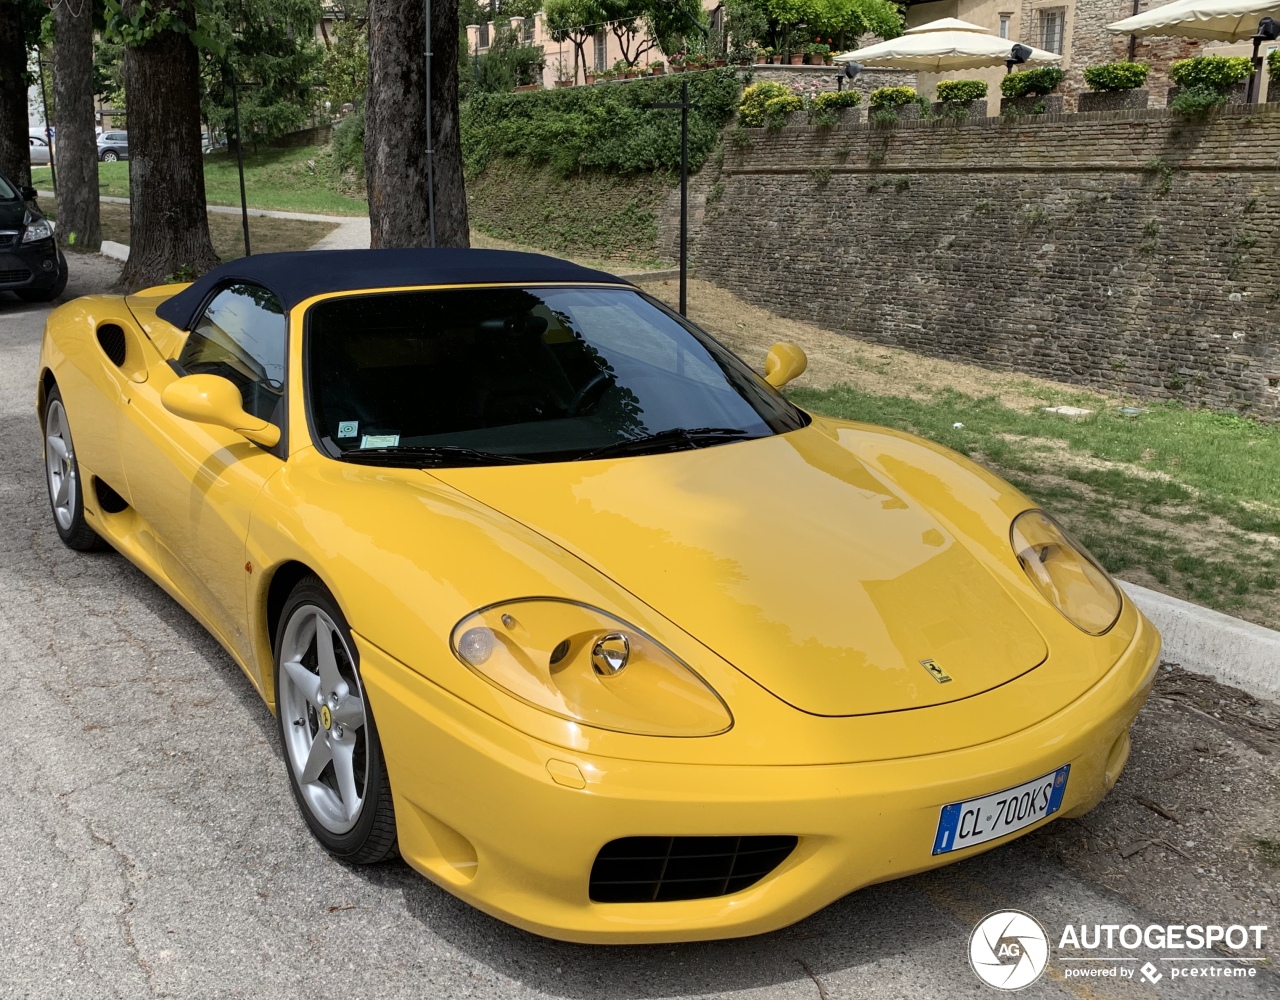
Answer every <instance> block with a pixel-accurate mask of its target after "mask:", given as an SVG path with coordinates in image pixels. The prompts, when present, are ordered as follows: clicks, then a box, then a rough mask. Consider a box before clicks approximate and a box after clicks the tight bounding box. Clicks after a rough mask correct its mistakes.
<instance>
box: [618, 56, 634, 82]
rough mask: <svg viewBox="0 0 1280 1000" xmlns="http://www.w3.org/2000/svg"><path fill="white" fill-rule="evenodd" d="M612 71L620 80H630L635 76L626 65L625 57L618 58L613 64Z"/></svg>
mask: <svg viewBox="0 0 1280 1000" xmlns="http://www.w3.org/2000/svg"><path fill="white" fill-rule="evenodd" d="M613 72H614V75H615V76H617V77H618V79H620V80H630V79H631V78H632V77H633V76H635V73H634V72H632V69H631V67H630V66H628V65H627V61H626V60H625V59H619V60H618V61H617V62H616V63H614V64H613Z"/></svg>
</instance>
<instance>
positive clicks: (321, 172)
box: [31, 146, 369, 215]
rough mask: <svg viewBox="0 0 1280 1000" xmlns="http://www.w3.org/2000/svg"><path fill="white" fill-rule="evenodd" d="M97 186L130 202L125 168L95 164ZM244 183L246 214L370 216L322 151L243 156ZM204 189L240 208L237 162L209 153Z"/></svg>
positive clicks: (38, 174)
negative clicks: (259, 210)
mask: <svg viewBox="0 0 1280 1000" xmlns="http://www.w3.org/2000/svg"><path fill="white" fill-rule="evenodd" d="M31 173H32V177H33V180H34V183H35V185H36V186H37V187H39V188H42V189H44V190H48V187H49V183H50V181H49V168H48V167H35V168H33V169H32V171H31ZM98 182H99V184H100V186H101V193H102V194H104V195H108V196H111V197H115V198H127V197H129V164H128V163H125V162H117V163H99V164H98ZM244 183H245V196H246V199H247V200H248V203H249V207H250V208H265V209H273V210H276V211H284V212H314V213H316V214H319V215H367V214H368V212H369V206H368V204H367V203H366V201H365V199H364V190H363V188H362V187H360V186H359V185H351V184H343V183H340V182H338V181H336V180H334V177H333V171H332V168H331V167H330V163H329V153H328V151H327V149H326V148H325V147H322V146H302V147H299V148H297V149H261V150H259V151H258V152H256V153H254V152H247V153H246V154H245V163H244ZM204 188H205V197H206V199H208V202H209V204H210V205H239V204H240V179H239V175H238V172H237V170H236V158H235V156H233V155H231V154H228V153H213V154H210V155H209V156H206V157H205V158H204Z"/></svg>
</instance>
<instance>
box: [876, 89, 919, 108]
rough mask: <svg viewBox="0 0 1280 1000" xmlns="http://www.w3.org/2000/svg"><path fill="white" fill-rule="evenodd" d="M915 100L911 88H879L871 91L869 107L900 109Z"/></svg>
mask: <svg viewBox="0 0 1280 1000" xmlns="http://www.w3.org/2000/svg"><path fill="white" fill-rule="evenodd" d="M915 100H916V92H915V89H914V88H912V87H881V88H879V89H878V90H873V91H871V107H873V108H875V109H876V110H879V109H881V108H900V107H902V106H903V105H904V104H912V103H914V102H915Z"/></svg>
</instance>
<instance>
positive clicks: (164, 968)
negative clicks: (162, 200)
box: [0, 260, 1280, 1000]
mask: <svg viewBox="0 0 1280 1000" xmlns="http://www.w3.org/2000/svg"><path fill="white" fill-rule="evenodd" d="M106 266H107V265H101V264H100V265H95V267H96V268H97V269H96V270H91V269H90V267H89V265H88V264H87V263H85V262H83V261H74V260H73V267H75V268H76V271H77V276H76V278H75V279H74V280H73V284H72V287H71V289H70V293H75V292H77V291H84V290H88V289H90V288H92V287H93V286H94V283H95V282H97V283H101V281H102V279H103V277H104V276H108V272H107V271H105V270H103V268H105V267H106ZM47 311H48V309H47V308H41V307H35V306H28V305H24V304H21V303H19V302H17V301H16V300H12V299H11V298H10V297H8V296H4V295H0V440H2V441H3V442H4V443H5V447H4V448H3V451H2V452H0V525H2V526H3V529H2V530H0V609H2V610H0V664H2V666H0V677H2V678H3V681H4V696H3V706H4V709H3V713H2V714H0V760H3V761H4V763H5V766H4V771H3V774H4V780H3V791H2V792H0V875H2V876H3V880H2V882H0V885H3V890H4V902H3V904H2V905H0V997H6V998H7V997H35V998H46V997H48V998H58V997H77V998H82V997H94V998H109V997H124V998H137V997H148V996H153V995H154V996H183V997H186V996H190V997H255V998H256V997H287V998H291V1000H292V998H297V997H313V996H314V997H331V996H332V997H352V998H373V997H415V998H418V997H431V998H435V997H448V998H452V997H478V996H483V997H504V998H505V997H544V996H545V997H565V998H607V1000H613V998H620V1000H621V998H642V997H643V998H649V997H693V996H698V997H701V996H726V997H727V996H731V997H742V998H746V997H770V998H773V997H778V998H783V997H786V998H806V1000H809V998H815V1000H826V998H830V1000H835V998H841V997H868V998H872V997H874V998H880V997H884V998H903V1000H907V998H936V997H949V998H950V997H982V996H987V997H991V996H994V995H995V993H994V992H993V991H991V990H990V989H989V988H988V987H985V986H983V985H982V984H981V983H979V981H978V980H977V978H976V977H975V976H974V974H973V972H972V971H971V970H970V968H969V966H968V964H967V960H966V953H967V941H968V937H969V934H970V932H971V931H972V929H973V927H974V924H975V922H976V921H977V920H978V919H979V918H980V917H982V916H983V915H984V914H986V913H988V912H990V911H992V910H995V909H999V908H1005V907H1017V908H1019V909H1022V910H1025V911H1027V912H1029V913H1031V914H1033V915H1034V916H1036V917H1037V918H1039V919H1040V921H1041V922H1042V923H1044V924H1045V925H1046V926H1047V927H1049V928H1050V934H1051V935H1056V934H1057V933H1059V932H1060V930H1061V928H1062V927H1063V926H1064V925H1066V924H1068V923H1074V924H1080V923H1094V922H1098V923H1115V924H1125V923H1136V924H1140V925H1142V924H1147V923H1150V922H1168V923H1192V922H1197V921H1207V920H1209V919H1211V918H1214V917H1220V918H1222V919H1227V920H1235V921H1240V922H1244V923H1266V924H1268V925H1270V926H1271V927H1272V928H1273V931H1272V932H1269V935H1268V944H1267V949H1266V950H1267V951H1268V953H1269V954H1271V955H1272V956H1273V958H1272V964H1271V965H1269V966H1263V967H1260V969H1259V974H1258V975H1257V977H1256V978H1254V979H1251V980H1245V981H1239V980H1230V981H1214V982H1210V981H1203V982H1194V983H1193V982H1188V981H1181V982H1179V981H1174V980H1173V979H1172V977H1171V976H1170V975H1167V973H1169V972H1170V970H1171V968H1172V966H1171V965H1170V964H1165V965H1163V966H1161V968H1162V969H1163V970H1164V972H1165V973H1166V976H1165V978H1164V979H1163V980H1162V981H1161V982H1160V984H1159V985H1156V986H1146V985H1142V984H1141V983H1139V982H1136V981H1128V982H1115V981H1110V980H1101V981H1100V980H1093V981H1088V982H1084V981H1079V980H1076V979H1072V978H1068V976H1067V970H1068V969H1069V968H1070V966H1069V965H1068V964H1067V963H1064V962H1060V961H1057V960H1056V959H1055V960H1054V961H1052V962H1051V963H1050V966H1049V968H1048V970H1047V972H1046V975H1045V976H1044V977H1043V978H1042V979H1041V980H1040V982H1039V983H1037V984H1036V985H1034V986H1032V987H1031V988H1029V989H1028V990H1027V991H1025V993H1024V994H1023V995H1024V996H1028V997H1037V998H1039V997H1076V998H1085V997H1089V998H1107V997H1144V998H1147V997H1158V996H1185V997H1202V996H1203V997H1207V996H1222V997H1262V996H1276V995H1280V978H1277V976H1276V974H1275V972H1274V971H1273V970H1274V968H1275V966H1274V955H1275V953H1276V948H1275V943H1274V941H1275V935H1274V928H1275V925H1276V924H1277V923H1280V914H1278V913H1277V907H1276V900H1277V898H1280V897H1277V896H1276V889H1275V886H1276V883H1277V881H1280V880H1278V879H1277V877H1276V870H1275V869H1274V868H1270V869H1269V868H1268V867H1267V866H1266V864H1264V863H1263V862H1261V861H1259V860H1258V859H1257V858H1255V857H1253V856H1252V855H1249V854H1248V850H1247V848H1248V844H1249V840H1250V837H1252V838H1253V839H1254V840H1256V839H1258V836H1260V833H1261V832H1265V830H1266V825H1267V824H1269V823H1271V822H1272V821H1273V820H1274V817H1275V812H1274V805H1275V796H1276V790H1277V788H1280V780H1278V778H1280V776H1278V775H1277V771H1276V764H1275V763H1274V761H1275V759H1276V757H1277V755H1278V754H1280V742H1277V743H1276V744H1275V746H1276V748H1277V749H1276V750H1275V751H1271V752H1269V751H1268V750H1267V747H1268V746H1270V745H1271V744H1270V743H1267V742H1266V740H1267V739H1269V737H1264V738H1262V742H1259V738H1257V737H1254V738H1253V740H1254V741H1253V742H1252V743H1250V738H1244V739H1241V738H1239V737H1240V736H1241V734H1243V733H1244V730H1239V731H1236V730H1232V729H1230V728H1229V725H1228V723H1230V718H1233V716H1230V711H1232V710H1234V709H1231V708H1230V706H1232V705H1236V706H1237V707H1238V708H1239V711H1240V712H1242V713H1248V712H1252V713H1254V716H1256V718H1257V719H1259V720H1261V721H1260V722H1259V723H1258V726H1257V727H1255V728H1256V732H1257V733H1263V734H1265V733H1266V732H1267V729H1266V727H1267V726H1268V725H1270V724H1273V723H1274V722H1275V721H1276V717H1275V715H1265V714H1263V715H1259V714H1258V713H1259V712H1264V711H1266V710H1264V709H1260V708H1258V707H1257V706H1252V707H1250V706H1248V705H1247V704H1246V705H1244V707H1239V705H1238V704H1237V703H1236V702H1232V701H1230V696H1229V692H1227V693H1224V692H1215V690H1214V689H1212V687H1211V686H1209V687H1205V686H1203V685H1202V686H1197V687H1194V690H1192V688H1190V687H1187V685H1185V684H1184V685H1183V686H1182V687H1181V688H1179V689H1177V690H1174V689H1172V688H1170V689H1169V691H1168V693H1167V697H1162V698H1161V699H1158V701H1157V702H1156V703H1153V706H1152V708H1151V709H1150V710H1149V712H1148V713H1144V716H1143V721H1142V722H1141V723H1140V725H1139V727H1138V731H1137V733H1136V736H1135V749H1134V756H1133V762H1132V764H1131V767H1130V771H1129V772H1128V773H1127V774H1126V776H1125V778H1124V779H1122V782H1121V785H1120V786H1119V787H1118V788H1117V790H1116V792H1115V793H1113V796H1112V797H1111V798H1110V799H1108V802H1107V803H1106V804H1104V805H1103V806H1102V807H1101V808H1100V809H1099V810H1096V811H1095V812H1094V813H1093V814H1091V815H1090V816H1089V817H1086V818H1085V821H1084V823H1080V824H1076V823H1074V822H1065V821H1064V822H1062V823H1056V824H1052V825H1051V826H1050V827H1049V828H1047V830H1046V832H1045V833H1044V834H1042V835H1040V836H1037V837H1033V838H1028V839H1027V840H1024V841H1020V842H1018V843H1016V844H1014V845H1012V846H1009V847H1005V848H1002V849H999V850H996V851H993V852H990V853H988V854H986V855H984V856H982V857H980V858H977V859H975V860H971V861H968V862H965V863H962V864H958V865H954V866H952V867H950V868H947V869H943V870H940V871H938V872H934V873H930V874H927V875H923V876H919V877H915V878H911V879H906V880H902V881H899V882H895V883H891V884H888V885H883V886H877V887H872V888H870V889H866V890H863V891H861V892H859V893H856V894H854V895H852V896H850V897H847V898H846V899H843V900H841V901H840V902H838V903H835V904H834V905H832V906H830V907H828V908H827V909H825V910H824V911H822V912H820V913H818V914H817V915H815V916H813V917H811V918H810V919H808V920H806V921H804V922H802V923H800V924H798V925H796V926H794V927H792V928H789V929H787V930H784V931H781V932H778V933H775V934H770V935H766V936H763V937H758V938H753V939H747V940H740V941H727V942H714V943H708V944H698V945H684V946H654V947H644V948H637V947H619V948H591V947H583V946H575V945H567V944H561V943H557V942H552V941H547V940H543V939H540V938H537V937H534V936H532V935H529V934H526V933H524V932H521V931H518V930H514V929H512V928H510V927H507V926H506V925H504V924H502V923H499V922H498V921H495V920H492V919H490V918H489V917H486V916H483V915H481V914H479V913H478V912H476V911H474V910H472V909H470V908H469V907H467V906H466V905H465V904H463V903H461V902H459V901H457V900H455V899H454V898H453V897H451V896H450V895H449V894H447V893H446V892H444V891H443V890H441V889H439V888H437V887H435V886H434V885H432V884H431V883H429V882H428V881H426V880H425V879H423V878H421V877H419V876H418V875H416V874H414V873H413V872H411V871H410V870H409V869H408V868H407V867H405V866H404V865H402V864H400V863H398V862H397V863H394V864H388V865H383V866H379V867H375V868H365V869H353V868H347V867H344V866H342V865H340V864H337V863H335V862H333V861H331V860H330V859H329V858H328V857H327V856H326V855H325V854H324V853H323V851H321V850H320V848H319V847H318V846H317V844H316V843H315V842H314V841H313V840H312V839H311V837H310V836H309V835H308V833H307V832H306V830H305V828H304V826H303V824H302V822H301V820H300V819H299V817H298V815H297V813H296V809H295V806H294V804H293V802H292V799H291V797H290V793H289V789H288V784H287V780H286V776H285V771H284V763H283V761H282V758H281V754H280V748H279V742H278V739H277V736H276V732H275V728H274V724H273V721H272V718H271V716H270V714H269V713H268V712H267V710H266V708H265V707H264V706H263V705H262V704H261V703H260V702H259V700H258V698H257V695H256V694H255V693H254V691H253V690H252V688H251V687H250V685H249V683H248V681H247V680H246V679H245V678H244V677H243V676H242V675H241V673H240V671H239V670H238V669H237V668H236V667H235V666H234V664H233V663H232V662H231V660H230V659H229V658H228V657H227V656H226V655H225V654H224V653H223V652H222V651H221V649H220V648H219V647H218V646H217V645H216V644H215V643H214V642H213V641H212V640H211V639H210V638H209V637H208V636H207V635H206V634H205V633H204V632H203V631H202V630H201V629H200V628H199V626H197V625H196V623H195V622H194V621H193V620H192V619H191V618H190V617H188V616H187V614H186V613H185V612H184V611H182V610H181V609H180V608H179V607H178V606H177V605H175V604H174V603H173V602H172V601H170V600H169V598H168V597H166V596H165V595H164V594H163V593H162V592H161V591H160V590H159V589H158V588H156V587H155V586H154V585H152V584H151V583H150V582H149V581H148V580H147V579H146V578H145V577H144V576H143V575H142V574H141V573H140V572H138V571H136V570H135V569H133V568H132V567H131V566H130V565H129V564H128V563H127V562H125V560H124V559H122V558H121V557H119V556H117V555H114V554H106V555H91V556H86V555H82V554H78V553H74V552H71V551H69V550H67V549H65V548H63V546H62V545H61V544H60V543H59V541H58V538H57V536H56V535H55V533H54V530H53V527H52V522H51V517H50V513H49V509H48V502H47V495H46V493H45V486H44V481H43V478H42V463H41V452H40V440H39V434H38V429H37V424H36V420H35V416H34V413H33V397H34V380H35V374H36V364H37V356H38V348H39V338H40V333H41V329H42V327H43V322H44V317H45V315H46V314H47ZM70 416H71V420H72V424H73V428H74V421H75V414H74V413H72V414H71V415H70ZM1171 683H1172V682H1171ZM1206 692H1208V693H1207V694H1206ZM1215 694H1217V695H1221V696H1222V697H1221V698H1220V699H1219V700H1218V701H1216V702H1214V701H1212V699H1213V698H1214V696H1215ZM1191 697H1195V698H1198V699H1201V700H1200V701H1199V702H1197V703H1198V704H1206V705H1208V706H1209V707H1210V708H1211V709H1212V707H1213V705H1214V704H1219V705H1222V706H1225V707H1224V708H1223V711H1226V712H1227V715H1226V716H1222V718H1225V719H1227V722H1223V723H1222V724H1219V725H1216V726H1215V725H1214V724H1211V723H1205V724H1203V725H1201V724H1202V723H1203V720H1198V721H1197V717H1194V716H1193V714H1189V710H1188V711H1179V710H1178V703H1179V699H1180V698H1191ZM1204 698H1210V699H1211V701H1210V702H1205V701H1204V700H1203V699H1204ZM1169 706H1173V707H1169ZM1202 714H1203V713H1202ZM1210 714H1212V713H1210ZM1218 714H1219V715H1221V713H1218ZM1184 716H1185V718H1184ZM1268 719H1269V720H1270V722H1267V721H1266V720H1268ZM1180 720H1181V721H1180ZM1187 720H1191V721H1189V722H1188V721H1187ZM1231 724H1232V725H1233V723H1231ZM1197 726H1199V727H1200V728H1197ZM1224 727H1225V728H1224ZM1233 733H1234V735H1235V738H1233ZM1244 735H1245V736H1246V737H1247V734H1244ZM1250 755H1252V756H1250ZM1254 757H1256V758H1257V760H1254V759H1253V758H1254ZM1183 761H1190V762H1191V763H1188V764H1187V765H1186V767H1184V768H1183V769H1182V771H1179V772H1178V775H1177V776H1174V775H1173V774H1172V770H1171V767H1172V765H1174V764H1179V763H1180V762H1183ZM1196 761H1199V762H1201V765H1203V767H1204V768H1206V769H1207V771H1205V772H1204V773H1208V774H1212V776H1213V780H1214V781H1218V780H1219V778H1221V780H1222V781H1223V782H1229V783H1230V785H1229V786H1228V784H1226V783H1224V784H1223V785H1222V787H1223V788H1227V787H1232V788H1235V789H1236V790H1237V791H1240V792H1243V793H1244V799H1243V801H1244V802H1245V804H1246V806H1247V808H1245V809H1244V810H1243V813H1244V818H1243V819H1231V820H1228V819H1225V818H1224V819H1221V820H1220V821H1217V823H1215V820H1214V819H1213V814H1212V813H1210V818H1209V819H1208V820H1197V821H1196V822H1201V823H1207V824H1208V825H1207V827H1204V828H1205V829H1207V830H1208V834H1207V836H1208V838H1209V840H1211V841H1219V842H1220V843H1217V844H1216V845H1215V846H1214V847H1213V848H1211V849H1208V851H1207V853H1202V851H1204V850H1205V849H1204V848H1203V846H1202V847H1199V848H1197V847H1195V846H1188V845H1192V840H1186V841H1183V840H1181V839H1178V840H1177V841H1176V842H1174V841H1173V839H1172V838H1174V837H1175V833H1171V832H1167V831H1165V829H1164V827H1163V826H1160V824H1165V825H1167V826H1168V827H1169V829H1170V830H1174V829H1175V827H1174V824H1173V821H1171V820H1168V819H1166V818H1163V817H1161V816H1159V815H1157V814H1155V813H1153V812H1151V810H1150V809H1148V808H1144V807H1143V806H1141V804H1138V805H1135V804H1134V802H1135V801H1136V800H1135V799H1134V796H1135V795H1140V796H1142V797H1146V798H1148V799H1149V800H1159V801H1161V802H1164V803H1165V804H1166V806H1168V809H1169V810H1170V811H1172V810H1173V809H1175V808H1176V809H1178V810H1182V811H1184V812H1186V813H1190V812H1191V811H1192V807H1191V806H1190V805H1189V804H1188V801H1189V800H1188V797H1190V798H1194V797H1195V796H1196V795H1197V794H1199V790H1200V789H1201V788H1202V787H1203V786H1204V781H1205V780H1208V779H1202V778H1197V777H1196V773H1197V772H1196V771H1195V768H1196V766H1197V765H1196ZM1206 761H1207V762H1208V763H1205V762H1206ZM1188 768H1190V769H1191V774H1190V778H1189V779H1188V778H1187V777H1186V775H1185V774H1184V772H1186V771H1187V770H1188ZM1228 774H1229V775H1230V777H1227V775H1228ZM1162 776H1163V777H1162ZM1166 779H1167V780H1166ZM1180 782H1183V783H1181V784H1180ZM1258 783H1266V786H1265V787H1264V788H1262V789H1257V788H1251V787H1250V785H1256V784H1258ZM1232 794H1233V793H1230V792H1223V793H1221V796H1222V797H1225V798H1230V797H1231V796H1232ZM1170 803H1172V805H1170ZM1192 823H1193V821H1192V820H1191V819H1189V818H1186V817H1185V816H1184V817H1183V819H1182V821H1181V823H1179V824H1178V825H1177V829H1176V836H1177V837H1178V838H1182V837H1184V836H1188V837H1193V839H1194V838H1199V839H1198V841H1197V842H1200V843H1202V844H1203V840H1204V837H1205V834H1203V833H1199V832H1197V833H1194V834H1192V833H1191V832H1190V831H1191V830H1192V829H1193V826H1192ZM1144 824H1154V825H1153V826H1144ZM1195 829H1197V830H1199V829H1201V828H1199V827H1196V828H1195ZM1272 829H1275V827H1272ZM1144 831H1145V836H1146V838H1147V839H1148V840H1152V838H1155V837H1159V838H1163V839H1156V840H1153V843H1154V844H1155V846H1153V847H1150V848H1147V849H1142V850H1138V851H1135V852H1133V853H1131V854H1130V855H1129V856H1128V857H1127V858H1121V849H1122V848H1124V845H1125V844H1126V843H1128V838H1131V837H1141V836H1143V835H1144ZM1152 831H1154V832H1152ZM1091 838H1092V839H1091ZM1081 843H1082V844H1083V846H1081ZM1162 844H1163V845H1167V846H1169V847H1170V849H1169V850H1165V849H1164V848H1163V847H1162V846H1160V845H1162ZM1242 845H1243V846H1242ZM1219 848H1220V849H1219ZM1237 855H1239V857H1237ZM1183 859H1186V860H1185V861H1184V860H1183ZM1233 866H1234V867H1233ZM1055 943H1056V941H1055Z"/></svg>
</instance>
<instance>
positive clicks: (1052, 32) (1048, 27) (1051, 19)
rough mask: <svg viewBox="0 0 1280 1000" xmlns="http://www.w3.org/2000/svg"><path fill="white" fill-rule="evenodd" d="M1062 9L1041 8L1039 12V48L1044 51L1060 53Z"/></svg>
mask: <svg viewBox="0 0 1280 1000" xmlns="http://www.w3.org/2000/svg"><path fill="white" fill-rule="evenodd" d="M1063 13H1064V12H1063V11H1062V10H1060V9H1059V10H1042V11H1041V12H1040V48H1042V49H1044V50H1045V51H1046V52H1056V53H1057V54H1058V55H1062V22H1063V20H1064V17H1063Z"/></svg>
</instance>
